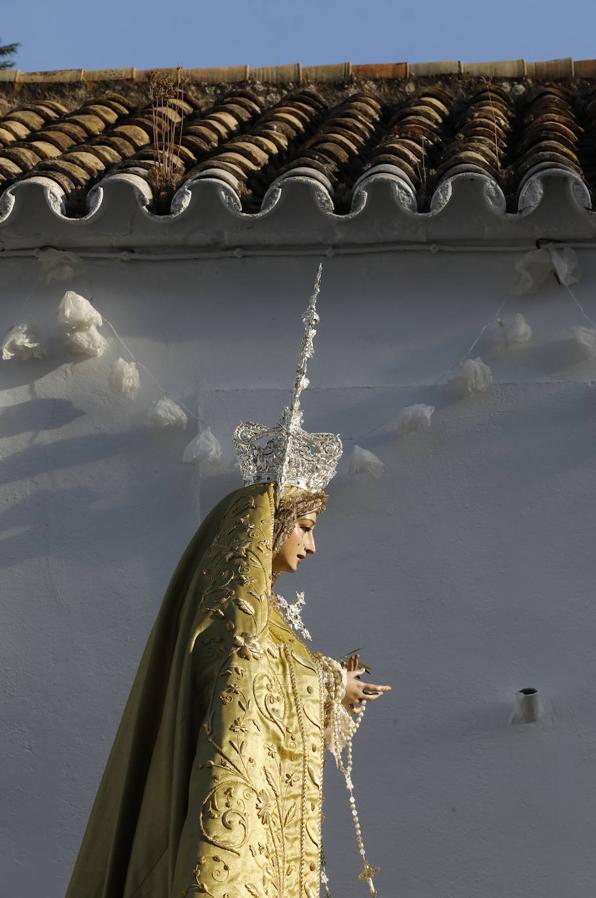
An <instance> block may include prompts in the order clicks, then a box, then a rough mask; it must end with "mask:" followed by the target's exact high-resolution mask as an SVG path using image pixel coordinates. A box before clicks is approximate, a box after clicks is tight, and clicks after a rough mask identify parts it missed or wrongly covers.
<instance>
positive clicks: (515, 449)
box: [0, 250, 596, 898]
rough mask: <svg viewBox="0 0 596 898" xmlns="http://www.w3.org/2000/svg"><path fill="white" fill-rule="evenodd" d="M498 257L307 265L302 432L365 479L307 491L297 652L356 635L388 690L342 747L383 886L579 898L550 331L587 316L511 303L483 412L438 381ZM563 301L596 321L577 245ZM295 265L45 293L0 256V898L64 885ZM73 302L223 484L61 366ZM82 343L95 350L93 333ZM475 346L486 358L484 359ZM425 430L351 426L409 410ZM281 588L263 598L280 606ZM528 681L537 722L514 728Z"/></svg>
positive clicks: (576, 429)
mask: <svg viewBox="0 0 596 898" xmlns="http://www.w3.org/2000/svg"><path fill="white" fill-rule="evenodd" d="M516 258H517V256H516V254H515V253H512V252H473V253H461V252H460V253H445V252H438V253H429V252H412V253H405V252H396V253H385V254H383V253H379V254H374V253H373V254H368V255H353V256H350V255H346V256H342V257H336V258H332V259H329V260H327V261H326V263H325V272H324V279H323V292H322V295H321V300H320V312H321V326H320V331H319V336H318V339H317V355H316V358H315V359H314V362H313V364H312V369H311V382H312V388H311V389H310V390H309V391H308V393H307V394H306V395H305V399H304V407H305V413H306V418H305V425H306V427H307V428H309V429H325V430H334V431H338V432H340V433H341V434H342V435H343V437H344V440H345V445H346V455H347V454H348V453H349V452H350V450H351V447H352V445H353V444H354V442H357V443H359V444H360V445H363V446H365V447H367V448H369V449H371V450H373V451H374V452H375V453H377V454H378V455H379V456H380V457H381V458H382V459H383V461H384V462H385V464H386V473H385V476H384V478H383V479H381V480H378V481H375V480H366V479H350V478H348V477H347V476H346V475H345V473H343V471H342V473H340V475H338V476H337V478H336V479H335V480H334V481H333V482H332V484H331V485H330V493H331V502H330V507H329V510H328V512H327V513H326V514H325V515H324V516H323V517H322V518H321V521H320V524H319V526H318V528H317V536H318V554H317V557H316V558H314V559H310V560H309V561H308V562H307V563H306V566H305V567H304V568H303V569H302V570H301V572H300V574H299V575H298V576H297V577H296V578H295V579H293V578H286V582H284V581H283V580H282V581H280V589H282V591H283V592H285V594H286V596H287V597H288V598H292V595H293V590H294V589H295V588H304V589H305V590H306V594H307V598H308V607H307V610H306V612H305V618H306V622H307V625H308V627H309V628H310V629H311V631H312V632H313V634H314V639H315V642H316V645H317V647H319V648H321V649H322V650H324V651H325V652H327V653H329V654H333V653H335V654H337V655H341V654H343V653H344V652H346V651H348V650H350V649H354V648H356V647H361V654H362V656H363V658H364V659H365V660H366V661H368V662H369V663H370V664H371V666H372V667H373V671H374V678H375V680H378V681H380V682H390V683H392V684H393V686H394V691H393V693H392V694H391V695H390V696H389V697H388V698H386V699H384V700H383V701H381V702H379V703H377V704H376V705H372V706H371V707H370V709H369V711H368V714H367V719H366V720H365V724H364V725H363V727H362V729H361V730H360V733H359V734H358V737H357V742H356V745H355V759H356V770H355V777H354V778H355V783H356V789H357V792H358V794H359V798H360V803H361V817H362V822H363V827H364V833H365V837H366V838H367V841H368V844H369V854H370V860H371V862H373V863H378V864H379V866H381V868H382V872H381V873H380V874H379V876H378V879H377V882H378V888H379V893H380V895H381V896H384V898H386V896H400V898H472V896H474V898H560V896H561V895H562V894H565V896H566V898H586V896H587V895H589V894H592V892H593V891H594V889H595V888H596V868H595V866H594V853H593V849H594V844H593V842H594V839H593V819H594V808H595V806H596V777H595V776H594V768H595V764H596V705H595V703H594V700H593V691H594V682H595V680H596V651H595V649H594V645H595V642H596V607H595V604H594V581H595V576H596V559H595V552H594V542H595V536H596V533H595V529H596V528H595V524H594V508H595V495H596V390H595V389H594V381H595V380H596V361H595V362H585V363H581V364H574V363H572V360H571V359H570V357H569V353H568V351H567V347H566V345H565V343H564V341H563V340H562V335H563V334H564V331H565V329H566V328H568V327H569V326H571V325H573V324H577V323H582V322H581V321H580V320H579V318H578V317H577V312H576V310H574V307H573V305H572V303H571V301H570V300H569V298H567V297H566V296H565V294H564V293H563V291H562V289H561V288H560V287H558V286H557V285H556V283H555V282H554V281H552V283H551V284H550V285H549V286H548V287H547V288H545V289H544V290H542V291H541V292H540V293H539V294H537V295H536V296H533V297H529V298H525V299H523V300H520V299H516V298H514V297H512V299H511V311H523V312H524V314H526V316H527V318H528V319H529V320H530V321H531V323H532V325H533V327H534V331H535V341H534V342H533V343H532V344H531V345H529V346H528V347H526V348H522V349H518V350H517V351H513V352H511V353H508V354H504V355H501V356H499V357H494V358H492V360H491V364H492V365H493V368H494V374H495V384H494V386H493V388H492V389H491V391H490V393H489V395H487V396H482V397H478V398H470V399H467V400H463V401H454V400H453V399H452V398H450V397H449V396H448V393H447V391H446V390H445V388H444V387H437V386H432V383H433V381H434V380H435V379H436V378H437V377H438V376H439V375H440V374H441V373H442V372H443V371H444V370H445V369H446V368H448V367H449V366H450V365H451V364H452V363H453V362H454V361H456V360H457V359H458V358H459V357H460V356H461V355H462V354H463V353H464V352H465V349H466V347H467V346H468V345H469V344H470V343H471V342H472V340H473V339H474V337H475V336H476V334H477V333H478V331H479V329H480V327H481V326H482V324H483V323H484V322H485V321H486V320H487V318H488V317H490V315H491V313H492V312H493V311H494V309H495V308H496V306H497V305H498V304H499V303H500V302H501V301H502V299H503V298H505V296H507V295H510V294H511V289H510V288H511V285H512V283H513V280H514V273H513V265H514V262H515V260H516ZM580 261H581V266H582V271H583V281H582V283H581V284H580V285H579V286H578V288H577V292H578V295H579V296H581V297H582V299H583V301H584V302H585V304H586V307H587V308H588V309H589V310H591V312H592V315H593V316H594V317H596V298H595V296H594V291H593V284H594V283H595V282H596V253H594V251H587V250H586V251H582V252H580ZM316 262H317V260H316V259H315V258H314V257H312V258H308V257H303V258H261V259H259V258H253V259H234V258H228V259H221V260H219V261H188V262H177V263H168V262H109V261H103V262H99V261H94V262H90V263H88V264H87V265H86V267H85V270H84V273H83V274H82V275H81V276H78V277H77V278H75V280H74V281H73V282H69V283H67V284H51V285H48V286H43V285H41V283H40V280H39V277H38V268H37V263H36V262H35V261H33V260H29V261H26V260H3V261H1V262H0V281H1V289H2V309H1V320H2V326H3V328H5V327H7V326H8V325H10V324H12V323H15V322H17V321H18V320H20V318H21V317H22V306H23V303H24V301H25V300H26V299H27V298H28V300H29V302H30V310H31V314H32V315H33V316H34V317H35V318H36V319H38V320H39V321H40V323H41V324H42V326H43V327H44V328H46V331H48V330H51V332H52V333H53V335H54V336H53V340H52V344H51V353H50V356H49V357H48V359H47V360H46V361H41V362H28V363H19V362H4V363H0V365H1V367H0V377H1V386H2V392H1V393H0V397H1V404H2V408H1V412H0V434H1V437H2V439H1V442H0V452H1V461H0V478H1V487H0V490H1V492H0V509H1V522H2V529H1V536H0V578H1V580H0V592H1V595H2V606H3V607H2V622H1V631H0V640H1V645H0V652H1V657H2V677H3V693H4V700H3V712H2V716H3V723H2V730H1V738H2V758H3V762H2V764H1V765H0V785H1V790H2V795H3V798H2V810H3V814H2V818H3V819H2V830H3V831H2V838H1V843H2V851H3V859H2V861H1V875H0V880H1V881H2V886H1V887H0V893H1V894H2V896H6V898H8V896H11V898H12V896H23V898H24V896H30V895H34V894H41V893H43V895H44V898H61V896H63V894H64V891H65V888H66V884H67V880H68V877H69V873H70V869H71V866H72V864H73V862H74V858H75V855H76V852H77V849H78V846H79V842H80V839H81V836H82V832H83V828H84V825H85V822H86V819H87V815H88V812H89V809H90V806H91V802H92V799H93V797H94V794H95V790H96V788H97V785H98V781H99V777H100V774H101V771H102V769H103V765H104V763H105V761H106V757H107V754H108V751H109V748H110V745H111V741H112V738H113V735H114V732H115V729H116V726H117V723H118V720H119V716H120V713H121V710H122V707H123V704H124V701H125V699H126V696H127V694H128V690H129V687H130V685H131V682H132V678H133V674H134V672H135V669H136V665H137V663H138V660H139V657H140V654H141V651H142V648H143V645H144V643H145V640H146V638H147V635H148V633H149V630H150V627H151V625H152V622H153V620H154V618H155V615H156V612H157V609H158V607H159V604H160V601H161V598H162V595H163V593H164V590H165V588H166V585H167V583H168V580H169V577H170V575H171V573H172V572H173V569H174V567H175V565H176V563H177V561H178V558H179V556H180V555H181V553H182V551H183V549H184V547H185V545H186V543H187V542H188V540H189V539H190V537H191V535H192V533H193V531H194V529H195V528H196V526H197V525H198V522H199V520H200V518H201V516H202V515H204V514H205V513H206V511H207V510H208V509H209V507H210V506H211V505H212V504H214V503H215V502H216V501H217V500H218V499H219V498H220V497H221V496H222V495H223V494H224V493H225V492H227V491H229V490H231V489H233V488H235V487H236V486H237V485H239V479H238V475H237V473H236V472H235V471H234V469H233V468H232V462H233V456H232V449H231V434H232V430H233V427H234V426H235V425H236V423H237V422H238V421H239V420H240V419H241V418H243V417H255V416H256V417H258V419H259V420H265V421H271V422H273V421H274V420H275V419H276V418H277V416H278V414H279V411H280V409H281V406H282V404H283V403H284V402H285V401H286V399H287V396H288V395H289V387H290V385H291V383H292V379H293V372H294V367H295V359H296V353H297V348H298V345H299V341H300V337H301V328H302V324H301V321H300V316H301V313H302V311H303V308H304V306H305V304H306V301H307V299H308V295H309V292H310V286H311V283H312V279H313V276H314V273H315V269H316ZM67 286H68V287H74V288H75V289H77V290H79V291H81V292H83V293H85V294H87V295H88V296H90V297H91V298H92V299H93V301H94V302H95V304H96V305H97V306H98V307H99V308H100V310H101V311H102V313H104V314H105V315H106V316H107V318H109V319H110V320H111V321H112V322H113V323H114V324H115V325H116V327H117V328H118V330H119V331H120V333H121V334H122V335H123V336H124V337H125V339H126V340H127V341H128V342H129V343H130V346H131V348H132V349H133V351H134V353H135V354H136V355H137V356H138V358H139V360H141V361H144V362H145V363H146V364H147V365H148V366H149V367H150V368H151V370H152V371H153V373H154V374H155V375H156V377H157V378H158V379H159V380H160V381H161V382H162V383H163V384H164V386H165V387H166V388H167V389H168V390H169V391H170V392H171V394H172V395H174V396H178V397H180V398H182V400H183V401H184V402H185V403H186V404H187V405H190V406H191V407H193V408H198V409H199V410H200V414H201V417H202V419H203V420H204V423H205V424H209V425H211V427H212V428H213V430H214V431H215V433H216V434H217V435H218V437H219V438H220V439H221V441H222V442H223V444H224V447H225V450H226V453H227V456H228V459H229V462H230V468H229V470H228V472H227V473H223V474H218V475H217V476H212V475H209V476H208V475H204V476H199V473H198V472H197V471H195V470H194V469H193V468H192V467H191V466H188V465H183V464H182V463H181V461H180V459H181V454H182V450H183V447H184V445H185V444H186V442H188V440H189V439H190V438H191V436H192V435H193V433H194V431H193V429H192V427H191V428H190V429H189V431H188V432H187V433H186V434H183V433H169V434H158V433H154V432H151V431H149V430H147V429H146V425H145V422H144V415H145V410H146V408H147V407H148V405H149V403H150V402H151V401H152V400H153V399H155V398H157V397H158V394H157V393H156V392H155V391H154V389H153V388H152V386H151V385H150V383H149V381H148V380H147V379H145V387H144V390H143V392H142V394H141V396H140V398H139V399H138V400H137V401H136V403H134V404H128V403H127V402H126V401H125V400H121V401H115V400H114V399H113V397H112V396H111V394H110V392H109V389H108V387H107V385H106V378H107V372H108V368H109V364H110V361H111V360H112V359H113V358H115V357H117V356H118V355H119V354H120V352H119V350H118V348H117V347H116V346H115V344H113V343H112V347H113V348H112V349H111V350H110V354H109V355H106V356H104V357H103V358H100V359H93V360H85V361H75V360H74V358H73V357H72V356H66V355H65V354H64V352H63V350H62V349H61V343H60V338H59V329H58V326H57V324H55V323H54V322H55V312H56V308H57V305H58V302H59V299H60V296H61V293H62V291H63V290H64V289H65V287H67ZM104 333H106V335H109V331H108V330H107V328H104ZM477 352H478V353H481V354H483V355H484V357H485V358H487V359H488V355H487V344H486V342H485V343H484V344H481V345H480V346H479V347H478V348H477ZM413 402H429V403H431V404H434V405H435V406H436V408H437V410H436V413H435V416H434V419H433V427H432V429H431V430H430V431H429V432H428V433H423V434H419V435H415V436H411V437H406V438H398V437H395V436H387V435H382V434H379V433H373V432H372V431H373V430H374V429H376V428H378V427H379V425H382V424H384V423H386V422H388V421H391V420H392V419H394V418H395V416H396V414H397V412H398V411H399V409H400V408H401V407H403V406H404V405H408V404H411V403H413ZM282 587H283V588H282ZM527 686H533V687H536V688H538V689H539V691H540V694H541V696H542V697H543V700H544V702H545V705H546V710H547V714H546V717H545V719H544V720H543V722H541V723H537V724H531V725H521V726H520V725H518V726H511V725H510V724H509V715H510V712H511V709H512V706H513V699H514V695H515V693H516V691H517V690H518V689H520V688H523V687H527ZM326 775H327V784H326V788H327V806H326V820H325V831H326V836H327V843H328V844H327V854H328V861H329V871H330V875H331V877H332V880H333V882H334V894H335V895H341V896H344V898H352V896H353V898H358V896H364V895H365V894H366V886H365V884H363V883H359V882H357V881H356V878H355V877H356V874H357V872H358V863H357V854H356V851H355V848H354V847H353V834H352V832H351V830H350V818H349V815H348V810H347V803H346V801H345V792H344V791H343V788H342V783H341V781H340V779H339V776H338V774H337V772H336V771H335V770H334V769H333V768H332V760H331V759H330V761H329V764H328V766H327V770H326Z"/></svg>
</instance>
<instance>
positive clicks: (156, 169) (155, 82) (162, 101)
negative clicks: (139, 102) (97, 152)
mask: <svg viewBox="0 0 596 898" xmlns="http://www.w3.org/2000/svg"><path fill="white" fill-rule="evenodd" d="M181 72H182V70H181V68H178V69H176V72H175V73H174V74H170V73H169V72H166V73H164V72H158V73H155V74H153V75H152V76H150V78H149V89H150V96H151V120H152V124H153V154H154V162H153V165H152V167H151V169H150V171H149V183H150V184H151V186H152V188H153V192H154V195H155V202H156V206H157V207H158V208H159V207H162V206H164V205H169V201H170V199H171V196H172V193H173V191H174V190H175V188H176V186H177V184H178V181H179V179H180V174H181V172H180V170H179V169H180V159H179V157H178V152H177V150H178V148H179V146H180V141H181V139H182V129H183V127H184V111H183V107H182V102H181V101H183V100H184V88H183V83H182V78H181Z"/></svg>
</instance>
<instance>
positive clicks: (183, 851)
mask: <svg viewBox="0 0 596 898" xmlns="http://www.w3.org/2000/svg"><path fill="white" fill-rule="evenodd" d="M319 275H320V271H319ZM317 293H318V280H317V288H316V289H315V292H314V294H313V297H312V298H311V302H310V304H309V307H308V310H307V313H306V314H305V317H304V321H305V336H304V341H303V346H302V352H301V356H300V362H299V366H298V372H297V377H296V384H295V387H294V393H293V397H292V402H291V404H290V406H288V407H287V408H286V409H285V410H284V413H283V415H282V418H281V421H280V423H279V425H278V426H277V427H275V428H267V427H264V426H262V425H258V424H254V423H252V422H245V423H244V424H241V425H240V426H239V427H238V428H237V430H236V433H235V444H236V450H237V454H238V458H239V463H240V467H241V470H242V473H243V477H244V483H245V485H244V487H242V488H240V489H237V490H235V491H234V492H233V493H231V494H229V495H227V496H226V497H225V498H224V499H222V500H221V501H220V502H219V504H218V505H216V507H215V508H214V509H213V510H212V511H211V512H210V513H209V514H208V515H207V517H206V518H205V520H204V521H203V522H202V523H201V525H200V526H199V528H198V530H197V531H196V533H195V534H194V536H193V537H192V539H191V541H190V543H189V544H188V546H187V548H186V550H185V551H184V554H183V555H182V558H181V559H180V561H179V563H178V565H177V567H176V570H175V572H174V574H173V576H172V578H171V581H170V583H169V586H168V589H167V591H166V595H165V598H164V601H163V604H162V607H161V609H160V612H159V615H158V618H157V621H156V623H155V625H154V627H153V630H152V632H151V635H150V637H149V641H148V643H147V646H146V648H145V651H144V654H143V657H142V660H141V663H140V666H139V670H138V672H137V675H136V678H135V681H134V684H133V687H132V690H131V693H130V696H129V699H128V702H127V704H126V708H125V710H124V713H123V716H122V720H121V723H120V726H119V729H118V732H117V735H116V738H115V741H114V745H113V747H112V751H111V753H110V756H109V759H108V763H107V766H106V769H105V772H104V775H103V778H102V781H101V784H100V787H99V790H98V793H97V796H96V799H95V803H94V806H93V809H92V812H91V816H90V819H89V822H88V825H87V829H86V832H85V836H84V839H83V842H82V845H81V848H80V851H79V855H78V858H77V862H76V865H75V868H74V871H73V874H72V878H71V881H70V885H69V888H68V892H67V898H198V896H208V898H318V896H319V889H320V881H321V874H322V870H321V854H322V849H321V805H322V782H323V758H324V751H325V748H326V747H328V748H331V750H332V751H333V752H334V754H335V756H336V760H338V763H340V764H341V765H342V770H343V771H344V773H345V774H346V783H347V785H348V789H349V790H351V786H352V784H351V777H350V765H349V763H348V761H342V760H341V759H342V754H341V752H342V750H343V749H344V748H345V747H346V745H349V743H350V739H351V736H352V735H353V732H354V730H355V728H356V727H357V723H358V721H359V719H361V713H362V710H363V708H364V707H365V704H364V703H365V702H367V701H370V700H375V699H376V698H379V697H380V696H381V695H382V694H383V693H384V692H385V691H386V690H387V689H388V688H389V687H388V686H376V685H374V684H371V683H365V682H364V681H363V680H361V678H360V677H361V674H362V673H363V672H364V669H363V668H362V667H360V666H359V665H358V660H357V657H355V656H354V657H352V658H351V659H350V662H349V663H348V664H345V663H344V664H341V663H339V662H337V661H334V660H333V659H331V658H327V657H325V656H323V655H321V654H319V653H316V652H313V651H311V650H310V649H309V648H308V647H307V645H306V642H305V641H304V640H305V639H307V638H309V634H308V631H306V629H305V628H304V625H303V624H302V621H301V619H300V612H299V608H300V603H299V602H297V603H296V604H294V605H290V604H289V603H288V602H286V600H285V599H283V598H282V597H281V596H279V595H277V594H276V593H275V592H274V591H273V583H274V581H275V579H276V577H277V576H278V575H279V574H280V573H282V572H284V571H287V572H289V571H294V570H296V569H297V567H298V565H299V564H300V563H301V562H302V559H303V558H305V557H306V556H307V555H310V554H312V553H313V552H314V550H315V545H314V536H313V533H312V529H313V527H314V525H315V522H316V518H317V516H318V514H320V513H321V512H322V511H323V509H324V508H325V504H326V501H327V496H326V494H325V493H324V492H323V489H324V487H325V486H326V484H327V483H328V481H329V480H330V479H331V477H332V476H333V475H334V473H335V470H336V466H337V462H338V460H339V458H340V455H341V451H342V447H341V441H340V439H339V437H338V436H335V435H334V434H308V433H306V432H305V431H304V430H303V429H302V426H301V425H302V412H301V409H300V394H301V392H302V390H303V389H304V388H305V387H306V386H307V385H308V380H307V378H306V365H307V360H308V358H309V357H310V356H311V355H312V351H313V336H314V333H315V330H316V327H315V326H316V323H317V321H318V315H317V313H316V296H317ZM348 760H349V759H348ZM350 803H351V809H352V814H353V815H354V820H355V827H356V835H357V839H358V845H359V849H360V853H361V855H362V860H363V870H362V873H361V878H362V879H365V880H367V882H368V885H369V889H370V892H371V894H373V895H374V894H375V891H374V886H373V884H372V874H373V873H374V868H371V867H370V866H369V865H368V864H367V862H366V854H365V850H364V843H363V841H362V835H361V832H360V827H359V823H358V817H357V813H356V809H355V804H354V799H353V795H352V794H351V791H350ZM323 880H324V881H325V876H324V874H323ZM328 894H329V893H328Z"/></svg>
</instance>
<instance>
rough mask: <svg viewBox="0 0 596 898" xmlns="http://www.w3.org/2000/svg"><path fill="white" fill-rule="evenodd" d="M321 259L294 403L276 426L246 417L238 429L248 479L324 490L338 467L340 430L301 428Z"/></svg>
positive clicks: (241, 462)
mask: <svg viewBox="0 0 596 898" xmlns="http://www.w3.org/2000/svg"><path fill="white" fill-rule="evenodd" d="M322 271H323V266H322V264H321V265H319V270H318V272H317V277H316V280H315V286H314V291H313V294H312V296H311V298H310V302H309V304H308V308H307V310H306V312H305V313H304V315H303V316H302V320H303V322H304V339H303V341H302V350H301V353H300V359H299V362H298V368H297V369H296V382H295V384H294V392H293V394H292V401H291V402H290V405H288V406H286V407H285V409H284V410H283V412H282V415H281V418H280V421H279V424H278V425H277V426H276V427H267V426H266V425H265V424H256V423H255V422H254V421H243V422H242V424H239V425H238V427H237V428H236V430H235V431H234V445H235V447H236V455H237V457H238V463H239V466H240V471H241V473H242V477H243V478H244V483H245V485H246V486H248V485H249V484H251V483H277V484H279V487H280V491H279V492H280V494H281V488H282V487H283V486H285V485H286V484H291V485H292V486H300V487H303V488H304V489H309V490H321V489H324V488H325V486H327V484H328V483H329V481H330V480H331V478H332V477H333V476H334V474H335V472H336V470H337V464H338V462H339V459H340V458H341V454H342V444H341V439H340V438H339V435H337V434H334V433H307V432H306V431H304V430H303V429H302V421H303V413H302V409H301V407H300V396H301V394H302V391H303V390H305V389H306V388H307V387H308V384H309V380H308V377H307V376H306V370H307V366H308V360H309V358H310V357H311V356H312V355H313V353H314V337H315V334H316V332H317V328H316V325H317V324H318V323H319V315H318V313H317V308H316V307H317V297H318V295H319V292H320V290H321V273H322Z"/></svg>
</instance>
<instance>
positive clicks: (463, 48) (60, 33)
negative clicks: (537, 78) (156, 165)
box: [0, 0, 596, 71]
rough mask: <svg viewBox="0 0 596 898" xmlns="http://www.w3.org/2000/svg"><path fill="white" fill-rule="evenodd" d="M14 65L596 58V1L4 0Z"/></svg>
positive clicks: (5, 33) (3, 27) (4, 27)
mask: <svg viewBox="0 0 596 898" xmlns="http://www.w3.org/2000/svg"><path fill="white" fill-rule="evenodd" d="M0 8H1V10H2V16H1V20H0V21H1V24H0V37H1V38H2V40H3V41H4V42H5V43H8V42H12V41H20V42H21V47H20V49H19V52H18V56H17V67H18V68H20V69H22V70H23V71H36V70H47V69H59V68H78V67H81V68H86V69H95V68H108V67H120V66H136V67H137V68H154V67H161V66H173V65H182V66H186V67H195V66H214V65H238V64H241V63H248V64H249V65H253V66H256V65H279V64H282V63H290V62H302V63H303V64H304V65H313V64H316V63H328V62H341V61H344V60H350V61H351V62H356V63H364V62H396V61H401V60H404V59H407V60H409V61H410V62H422V61H427V60H437V59H463V60H466V61H469V62H472V61H482V60H490V59H514V58H518V57H524V58H526V59H528V60H533V59H552V58H555V57H559V56H573V57H574V58H576V59H590V58H593V57H595V56H596V45H595V43H594V31H595V26H596V2H595V0H572V2H569V3H561V2H560V0H558V2H556V0H498V2H496V3H493V4H488V3H486V2H471V0H451V2H446V0H425V2H422V0H400V2H395V0H393V2H391V0H368V2H367V0H343V2H338V0H318V2H317V0H300V2H293V3H291V2H288V0H256V2H255V0H244V2H242V0H226V2H222V0H219V2H218V0H211V2H209V3H206V2H198V0H176V2H175V3H172V2H168V0H160V2H155V0H144V2H141V0H101V2H94V3H89V2H86V0H51V2H48V0H43V2H41V0H29V2H28V0H0Z"/></svg>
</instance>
